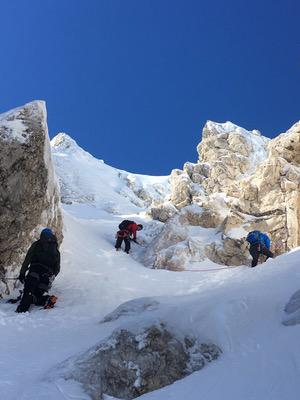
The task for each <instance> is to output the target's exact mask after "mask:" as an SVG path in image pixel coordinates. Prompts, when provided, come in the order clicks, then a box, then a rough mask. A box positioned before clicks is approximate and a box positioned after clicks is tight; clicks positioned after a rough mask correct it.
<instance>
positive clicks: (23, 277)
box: [18, 274, 25, 283]
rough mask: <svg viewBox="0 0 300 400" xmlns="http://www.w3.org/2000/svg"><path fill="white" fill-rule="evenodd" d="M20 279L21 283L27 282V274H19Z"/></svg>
mask: <svg viewBox="0 0 300 400" xmlns="http://www.w3.org/2000/svg"><path fill="white" fill-rule="evenodd" d="M18 279H19V281H20V282H21V283H24V282H25V275H21V274H20V275H19V277H18Z"/></svg>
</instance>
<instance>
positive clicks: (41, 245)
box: [31, 239, 59, 274]
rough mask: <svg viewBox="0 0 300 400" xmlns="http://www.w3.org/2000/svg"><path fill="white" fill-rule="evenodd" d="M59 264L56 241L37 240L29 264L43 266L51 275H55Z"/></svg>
mask: <svg viewBox="0 0 300 400" xmlns="http://www.w3.org/2000/svg"><path fill="white" fill-rule="evenodd" d="M58 262H59V251H58V247H57V242H56V240H49V241H44V240H41V239H40V240H38V241H37V244H36V247H35V249H34V254H33V257H32V260H31V264H41V265H43V266H44V267H45V268H46V269H47V270H48V271H49V272H50V273H51V274H53V273H55V269H56V265H57V263H58Z"/></svg>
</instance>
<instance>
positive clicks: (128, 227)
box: [126, 222, 138, 239]
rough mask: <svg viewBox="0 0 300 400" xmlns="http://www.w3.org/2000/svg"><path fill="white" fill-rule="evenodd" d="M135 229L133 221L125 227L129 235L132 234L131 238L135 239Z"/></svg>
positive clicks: (135, 225)
mask: <svg viewBox="0 0 300 400" xmlns="http://www.w3.org/2000/svg"><path fill="white" fill-rule="evenodd" d="M137 229H138V226H137V224H136V223H135V222H134V223H133V224H129V225H127V227H126V231H128V232H129V234H130V236H132V238H133V239H136V231H137Z"/></svg>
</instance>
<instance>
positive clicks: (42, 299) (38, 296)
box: [34, 289, 50, 306]
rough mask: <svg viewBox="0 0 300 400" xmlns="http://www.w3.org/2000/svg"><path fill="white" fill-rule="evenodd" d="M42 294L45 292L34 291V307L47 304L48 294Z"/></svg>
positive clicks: (40, 290)
mask: <svg viewBox="0 0 300 400" xmlns="http://www.w3.org/2000/svg"><path fill="white" fill-rule="evenodd" d="M44 293H45V291H44V290H42V289H37V290H36V291H35V299H34V304H35V305H36V306H44V305H45V304H46V303H47V301H48V299H49V297H50V296H49V295H48V294H46V295H44Z"/></svg>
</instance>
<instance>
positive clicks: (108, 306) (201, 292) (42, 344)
mask: <svg viewBox="0 0 300 400" xmlns="http://www.w3.org/2000/svg"><path fill="white" fill-rule="evenodd" d="M56 150H57V149H56ZM57 157H64V156H59V155H58V156H57ZM73 157H75V158H73ZM65 158H66V157H65ZM69 158H70V160H71V161H70V160H69V161H68V162H70V163H71V164H72V166H73V167H74V168H75V166H76V165H77V167H78V170H77V171H78V174H79V179H82V181H80V182H77V183H78V184H77V185H76V184H75V183H74V181H72V179H73V178H71V177H70V175H68V178H66V180H65V182H67V183H68V184H69V183H72V185H71V187H72V193H73V194H72V196H73V195H74V198H72V202H73V204H69V205H68V204H66V205H64V224H65V231H64V237H65V238H64V242H63V244H62V248H61V251H62V270H61V273H60V274H59V276H58V277H57V279H56V281H55V282H54V285H53V288H52V293H54V294H56V295H57V296H58V298H59V300H58V303H57V305H56V306H55V308H54V309H52V310H40V309H39V308H38V307H35V308H33V309H32V311H31V312H30V313H25V314H21V315H20V314H15V312H14V310H15V305H11V304H7V303H5V299H4V300H3V301H2V302H1V306H0V337H1V341H0V354H1V358H0V395H1V396H0V398H1V399H5V400H41V399H46V400H66V399H68V400H71V399H72V400H73V399H77V400H78V399H80V400H88V399H89V398H88V396H87V395H86V394H84V393H83V391H82V389H81V387H80V386H79V385H78V384H76V382H70V381H69V382H65V381H63V380H62V379H59V377H57V376H56V372H55V371H56V369H57V366H58V365H59V364H60V363H61V362H63V361H64V360H66V359H67V358H68V357H71V356H74V355H77V354H78V353H80V352H82V351H86V350H87V349H89V348H90V347H91V346H93V345H95V344H96V343H97V342H99V341H100V340H102V339H104V338H106V337H107V336H109V335H110V334H111V332H112V331H113V330H114V329H116V328H117V327H119V326H122V324H124V323H126V324H129V325H132V326H134V325H136V324H140V325H143V324H146V323H147V321H148V320H149V318H150V319H162V320H165V321H167V322H168V323H169V324H171V325H172V326H173V327H174V329H178V330H180V331H185V330H188V331H189V332H190V333H191V334H194V335H195V336H198V337H199V338H204V339H206V338H208V339H209V340H211V341H212V342H214V343H216V344H217V345H219V346H220V348H221V349H222V350H223V354H222V356H221V357H220V359H219V360H218V361H215V362H214V363H211V364H210V365H208V366H207V367H206V368H204V369H203V370H201V371H199V372H196V373H194V374H192V375H190V376H189V377H187V378H185V379H182V380H180V381H178V382H176V383H174V384H173V385H170V386H168V387H165V388H162V389H161V390H158V391H155V392H152V393H148V394H146V395H143V396H141V397H140V398H141V399H147V400H150V399H151V400H166V399H170V400H182V399H183V398H185V399H189V400H199V399H205V400H220V399H223V400H241V399H243V400H254V399H255V400H285V399H289V400H293V399H296V398H298V397H299V395H298V393H299V391H300V379H299V376H300V348H299V334H300V325H296V326H291V327H286V326H284V325H282V324H281V322H282V320H283V318H284V312H283V309H284V306H285V304H286V303H287V301H288V300H289V298H290V296H291V295H292V294H293V293H294V292H295V291H296V290H298V289H299V287H300V270H299V256H300V249H296V250H295V251H293V252H291V253H289V254H286V255H284V256H281V257H278V258H277V259H275V260H269V261H268V262H267V263H265V264H263V265H261V266H258V267H257V268H254V269H250V268H247V267H238V268H232V269H230V268H228V269H227V268H226V269H218V270H215V269H214V268H217V267H220V266H216V265H213V264H212V263H211V262H209V263H208V262H206V261H204V262H202V263H201V264H199V266H201V269H204V270H208V271H202V272H196V271H194V272H171V271H167V270H153V269H149V268H145V267H144V266H143V265H142V264H141V263H139V261H138V260H139V259H140V253H141V252H142V251H143V249H144V248H143V247H142V246H137V245H135V244H133V247H132V254H130V255H127V254H125V253H123V252H116V251H115V250H114V247H113V246H114V240H115V239H114V234H115V231H116V227H117V225H118V223H119V222H120V221H121V220H122V219H123V217H124V216H130V217H132V218H133V219H135V220H138V221H140V222H142V223H143V224H144V225H145V232H144V231H143V232H139V233H140V238H141V239H143V238H144V239H145V240H143V243H145V244H146V243H147V241H148V240H149V238H150V237H151V232H152V233H153V234H154V232H155V230H156V229H159V223H158V224H153V222H152V221H149V219H147V218H146V217H144V208H142V207H139V206H137V205H134V204H133V203H132V202H131V200H129V198H127V200H126V198H125V197H124V196H123V195H122V194H120V193H119V192H118V189H117V187H118V185H117V183H116V182H118V183H119V184H120V185H121V186H122V187H124V186H126V187H127V183H125V182H126V181H120V178H119V176H118V173H115V172H114V171H113V170H112V169H110V170H108V168H110V167H108V166H104V165H103V164H101V163H96V161H95V164H94V160H91V168H92V171H95V168H98V167H99V171H100V170H101V168H102V167H103V170H102V175H101V176H102V177H103V176H104V177H107V179H108V180H107V185H108V186H107V187H106V186H105V185H106V184H105V185H104V186H103V188H102V189H101V191H100V190H99V191H98V187H96V186H95V187H93V186H89V185H90V184H91V185H92V183H93V182H89V183H88V186H87V188H85V189H84V190H83V189H82V187H81V184H82V182H86V181H85V178H86V179H88V177H89V176H91V171H90V175H89V174H88V170H86V171H81V170H80V168H79V166H80V157H79V155H78V154H77V155H76V154H75V155H74V154H73V155H72V154H70V156H69ZM71 164H70V165H71ZM66 165H68V164H66ZM61 167H63V166H62V165H61ZM58 171H60V170H59V169H58ZM65 171H66V169H65ZM105 171H106V172H105ZM73 172H74V170H73ZM111 173H113V174H115V175H114V178H115V180H113V179H112V178H111V176H110V175H111ZM81 174H82V175H81ZM75 175H76V174H75V173H74V174H73V176H74V177H75ZM67 179H69V180H67ZM118 179H119V181H118ZM139 179H140V181H141V184H142V185H143V187H144V188H145V186H146V183H147V179H145V180H144V178H143V177H140V178H139ZM149 179H150V178H149ZM151 180H152V181H155V182H159V179H157V180H156V178H151ZM145 182H146V183H145ZM73 183H74V185H73ZM148 183H149V181H148ZM73 189H78V191H77V192H76V191H75V190H74V192H73ZM86 189H87V191H88V192H89V193H93V194H94V195H95V197H94V199H93V201H85V202H84V203H83V202H79V200H82V198H81V195H82V194H85V190H86ZM74 193H75V194H74ZM132 193H133V192H132ZM76 196H78V197H76ZM132 196H133V195H132ZM76 199H77V200H76ZM111 199H112V200H111ZM124 199H125V200H124ZM110 200H111V201H112V202H113V203H114V213H113V214H111V213H108V212H107V209H106V207H103V204H106V202H109V201H110ZM147 232H148V233H147ZM143 235H144V237H143ZM144 297H150V298H151V299H153V298H155V299H154V300H155V301H156V302H157V303H158V304H157V303H156V304H157V306H155V307H153V308H152V309H150V310H148V311H146V312H144V313H141V312H138V311H137V309H138V307H137V306H136V305H137V304H139V303H140V302H143V300H135V302H134V303H129V304H127V308H128V310H129V312H128V313H127V314H125V315H122V316H120V317H119V318H117V319H115V320H112V321H111V322H107V323H100V321H102V320H103V318H104V317H105V315H107V314H108V313H110V312H112V311H113V310H114V309H115V308H116V307H118V306H120V305H121V304H122V303H124V302H127V301H131V300H134V299H139V298H144ZM106 398H107V399H109V397H108V396H107V397H106ZM110 399H112V398H110Z"/></svg>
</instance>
